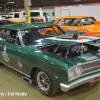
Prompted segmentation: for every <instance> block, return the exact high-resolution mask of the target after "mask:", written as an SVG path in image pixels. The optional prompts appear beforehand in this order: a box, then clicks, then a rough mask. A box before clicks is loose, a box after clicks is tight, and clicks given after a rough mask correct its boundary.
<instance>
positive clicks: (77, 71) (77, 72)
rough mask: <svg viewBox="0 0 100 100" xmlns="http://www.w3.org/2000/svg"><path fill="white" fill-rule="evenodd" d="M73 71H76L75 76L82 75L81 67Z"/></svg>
mask: <svg viewBox="0 0 100 100" xmlns="http://www.w3.org/2000/svg"><path fill="white" fill-rule="evenodd" d="M75 71H76V74H77V75H80V74H81V73H82V68H81V67H77V68H76V69H75Z"/></svg>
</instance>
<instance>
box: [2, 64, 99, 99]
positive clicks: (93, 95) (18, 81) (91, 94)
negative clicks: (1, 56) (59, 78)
mask: <svg viewBox="0 0 100 100" xmlns="http://www.w3.org/2000/svg"><path fill="white" fill-rule="evenodd" d="M22 77H23V75H21V74H20V73H18V72H16V71H14V70H12V69H10V68H8V67H6V66H5V65H2V66H1V67H0V100H100V81H99V82H97V83H96V84H94V85H90V84H85V85H82V86H79V87H77V88H75V89H72V90H70V91H68V92H67V93H64V92H61V91H59V92H57V93H56V94H55V95H54V96H53V97H46V96H44V95H42V94H41V93H40V92H39V91H38V89H37V87H36V86H35V85H33V84H29V83H27V82H25V81H23V80H22ZM16 92H18V93H23V92H24V93H27V95H26V96H25V95H23V96H17V95H16V96H15V93H16ZM4 95H5V96H4Z"/></svg>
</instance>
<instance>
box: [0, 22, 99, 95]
mask: <svg viewBox="0 0 100 100" xmlns="http://www.w3.org/2000/svg"><path fill="white" fill-rule="evenodd" d="M47 29H51V30H53V31H54V32H55V33H56V34H58V36H56V35H55V34H54V33H52V35H51V34H50V35H49V34H43V32H45V31H46V30H47ZM71 37H72V36H68V35H67V34H65V32H64V31H63V30H62V29H61V28H60V27H59V26H57V25H55V24H52V23H32V24H28V25H26V24H25V23H24V24H13V25H6V26H1V27H0V55H1V57H0V62H1V63H3V64H5V65H7V66H9V67H10V68H12V69H14V70H16V71H18V72H20V73H22V74H24V75H25V77H23V80H25V81H27V82H29V83H33V82H35V83H36V85H37V87H38V89H39V91H40V92H41V93H42V94H43V95H46V96H52V95H54V94H55V93H56V91H57V90H58V89H60V90H62V91H64V92H67V91H68V90H70V89H72V88H75V87H77V86H79V85H82V84H85V83H95V82H97V81H99V80H100V45H99V44H98V43H93V42H92V40H91V39H89V38H87V39H82V40H78V39H73V38H71Z"/></svg>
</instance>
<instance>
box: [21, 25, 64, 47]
mask: <svg viewBox="0 0 100 100" xmlns="http://www.w3.org/2000/svg"><path fill="white" fill-rule="evenodd" d="M62 34H64V31H63V30H62V29H61V28H60V27H58V26H50V27H41V28H32V29H24V30H21V35H22V40H23V44H24V45H25V46H28V45H33V44H34V43H36V40H39V39H44V38H47V37H54V36H59V35H62Z"/></svg>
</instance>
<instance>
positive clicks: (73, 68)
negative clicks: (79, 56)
mask: <svg viewBox="0 0 100 100" xmlns="http://www.w3.org/2000/svg"><path fill="white" fill-rule="evenodd" d="M98 61H100V59H99V60H94V61H91V62H87V63H84V64H82V63H81V64H80V65H77V66H75V67H72V68H70V69H69V70H68V73H69V71H70V70H75V68H76V67H79V66H81V67H82V66H83V65H85V64H91V63H94V62H98ZM89 68H91V69H92V68H93V67H89ZM89 68H86V69H89ZM82 71H83V72H84V71H85V69H83V68H82ZM98 71H100V69H97V70H93V71H92V72H87V73H84V74H80V75H78V76H76V77H74V78H72V79H70V77H69V75H68V81H69V82H70V81H72V80H74V79H76V78H79V77H82V76H84V75H89V74H91V73H94V72H98Z"/></svg>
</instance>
